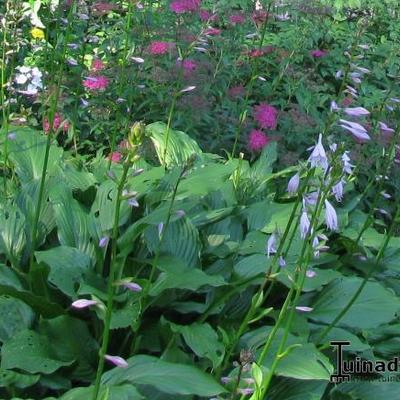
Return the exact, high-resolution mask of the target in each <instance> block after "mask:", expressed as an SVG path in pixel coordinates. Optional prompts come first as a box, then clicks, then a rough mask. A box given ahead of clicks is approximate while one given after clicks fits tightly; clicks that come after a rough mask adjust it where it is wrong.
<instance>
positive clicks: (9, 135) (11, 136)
mask: <svg viewBox="0 0 400 400" xmlns="http://www.w3.org/2000/svg"><path fill="white" fill-rule="evenodd" d="M16 138H17V134H16V133H15V132H10V133H9V134H8V135H7V139H8V140H15V139H16Z"/></svg>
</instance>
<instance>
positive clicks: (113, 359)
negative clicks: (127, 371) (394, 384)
mask: <svg viewBox="0 0 400 400" xmlns="http://www.w3.org/2000/svg"><path fill="white" fill-rule="evenodd" d="M104 358H105V359H106V360H107V361H110V363H112V364H114V365H115V366H117V367H119V368H128V367H129V364H128V363H127V362H126V360H124V359H123V358H122V357H119V356H110V355H109V354H106V355H105V356H104Z"/></svg>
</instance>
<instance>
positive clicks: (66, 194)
mask: <svg viewBox="0 0 400 400" xmlns="http://www.w3.org/2000/svg"><path fill="white" fill-rule="evenodd" d="M50 200H51V202H52V205H53V210H54V217H55V220H56V224H57V234H58V240H59V241H60V244H61V245H63V246H70V247H75V248H77V249H78V250H80V251H82V252H83V253H86V254H87V255H89V256H91V257H94V252H95V250H94V245H93V243H92V242H91V236H90V230H89V225H90V223H94V221H92V218H93V217H92V215H89V214H88V213H86V212H85V211H84V210H83V208H82V206H81V205H80V204H79V203H78V201H76V200H75V199H74V198H73V197H72V192H71V191H70V189H68V188H65V186H62V185H57V186H55V187H53V188H52V190H51V193H50Z"/></svg>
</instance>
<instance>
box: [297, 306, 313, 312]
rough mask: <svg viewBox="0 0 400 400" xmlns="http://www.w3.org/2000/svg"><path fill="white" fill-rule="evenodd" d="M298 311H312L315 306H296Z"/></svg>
mask: <svg viewBox="0 0 400 400" xmlns="http://www.w3.org/2000/svg"><path fill="white" fill-rule="evenodd" d="M296 310H297V311H301V312H310V311H312V310H313V308H311V307H305V306H297V307H296Z"/></svg>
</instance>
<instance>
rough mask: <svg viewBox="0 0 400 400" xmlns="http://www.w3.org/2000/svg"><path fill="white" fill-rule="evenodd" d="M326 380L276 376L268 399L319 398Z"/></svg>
mask: <svg viewBox="0 0 400 400" xmlns="http://www.w3.org/2000/svg"><path fill="white" fill-rule="evenodd" d="M327 385H328V382H324V381H312V380H310V381H304V380H298V379H291V378H277V379H276V380H274V381H273V385H272V387H271V390H270V391H269V392H268V395H269V397H268V399H270V400H321V399H322V396H323V394H324V392H325V389H326V386H327Z"/></svg>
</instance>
